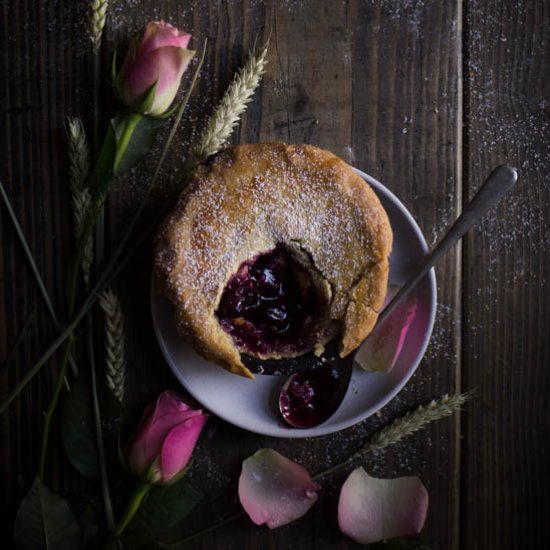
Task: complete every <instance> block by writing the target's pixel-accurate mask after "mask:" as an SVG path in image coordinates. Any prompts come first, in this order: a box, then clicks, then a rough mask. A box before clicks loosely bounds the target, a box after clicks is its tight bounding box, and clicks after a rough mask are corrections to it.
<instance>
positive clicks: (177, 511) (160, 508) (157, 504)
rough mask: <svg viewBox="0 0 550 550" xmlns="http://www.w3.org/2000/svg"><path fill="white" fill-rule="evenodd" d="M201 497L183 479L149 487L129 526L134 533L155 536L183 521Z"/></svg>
mask: <svg viewBox="0 0 550 550" xmlns="http://www.w3.org/2000/svg"><path fill="white" fill-rule="evenodd" d="M201 498H202V495H201V494H200V493H198V492H197V491H196V490H195V489H193V487H191V486H190V485H189V484H188V483H187V481H186V480H185V479H180V480H179V481H177V482H176V483H173V484H171V485H154V486H153V487H151V489H150V490H149V492H148V493H147V495H146V496H145V498H144V499H143V502H142V503H141V506H140V508H139V510H138V511H137V513H136V515H135V516H134V518H133V520H132V522H131V523H130V525H129V530H131V531H132V532H134V533H144V534H148V535H155V534H158V533H161V532H162V531H164V530H166V529H169V528H170V527H173V526H174V525H176V524H177V523H179V522H180V521H182V520H183V518H184V517H185V516H186V515H187V514H188V513H189V512H190V511H191V509H192V508H193V507H194V506H195V505H196V504H197V503H198V502H199V501H200V500H201Z"/></svg>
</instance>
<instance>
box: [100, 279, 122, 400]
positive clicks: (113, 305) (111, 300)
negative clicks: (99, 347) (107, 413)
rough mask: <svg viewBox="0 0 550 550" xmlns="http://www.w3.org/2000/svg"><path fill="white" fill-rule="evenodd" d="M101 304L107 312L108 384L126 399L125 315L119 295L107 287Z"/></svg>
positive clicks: (115, 392) (118, 396) (117, 395)
mask: <svg viewBox="0 0 550 550" xmlns="http://www.w3.org/2000/svg"><path fill="white" fill-rule="evenodd" d="M99 304H100V305H101V308H102V309H103V312H104V313H105V351H106V363H107V373H106V376H107V385H108V386H109V389H110V390H111V391H112V392H113V394H114V395H115V397H116V398H117V399H118V400H119V401H122V400H123V399H124V378H125V374H124V371H125V360H124V317H123V315H122V307H121V305H120V301H119V299H118V297H117V295H116V294H115V293H114V292H113V291H112V290H111V289H106V290H105V291H103V292H102V293H101V294H100V295H99Z"/></svg>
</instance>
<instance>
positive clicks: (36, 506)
mask: <svg viewBox="0 0 550 550" xmlns="http://www.w3.org/2000/svg"><path fill="white" fill-rule="evenodd" d="M14 537H15V543H16V545H17V548H19V549H20V550H27V549H28V550H65V549H66V550H75V548H78V547H79V543H80V533H79V529H78V522H77V519H76V517H75V515H74V513H73V511H72V509H71V507H70V505H69V503H68V502H67V501H66V500H65V499H63V498H62V497H60V496H59V495H56V494H55V493H53V492H52V491H50V490H49V489H48V488H47V487H46V486H45V485H42V483H41V482H40V480H39V479H38V477H37V478H36V479H35V480H34V483H33V485H32V487H31V489H30V491H29V492H28V493H27V494H26V495H25V498H24V499H23V501H22V502H21V505H20V506H19V510H18V512H17V517H16V519H15V534H14Z"/></svg>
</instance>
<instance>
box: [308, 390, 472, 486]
mask: <svg viewBox="0 0 550 550" xmlns="http://www.w3.org/2000/svg"><path fill="white" fill-rule="evenodd" d="M471 395H472V394H471V393H461V394H456V395H449V394H445V395H443V396H442V397H440V398H439V399H434V400H433V401H432V402H431V403H429V404H428V405H425V406H424V405H420V407H418V408H416V409H415V410H414V411H412V412H409V413H407V414H406V415H405V416H402V417H400V418H396V419H395V420H394V421H393V422H392V423H391V424H390V425H389V426H386V427H385V428H382V429H381V430H380V431H379V432H377V433H376V434H374V436H373V437H371V439H370V440H369V441H367V443H365V445H363V447H361V448H360V449H359V450H358V451H357V452H355V453H353V454H352V455H351V456H350V457H349V458H347V459H346V460H345V461H344V462H341V463H340V464H336V466H333V467H332V468H329V469H328V470H324V471H323V472H320V473H318V474H316V475H315V476H313V479H319V478H322V477H324V476H326V475H328V474H332V473H333V472H336V471H337V470H341V469H342V468H344V467H345V466H348V465H349V464H350V463H352V462H354V461H355V460H356V459H357V458H360V457H361V456H363V455H365V454H367V453H369V452H371V451H377V450H379V449H383V448H384V447H388V446H389V445H393V444H395V443H398V442H399V441H401V440H402V439H403V438H404V437H407V436H408V435H411V434H413V433H415V432H417V431H418V430H420V429H422V428H423V427H424V426H426V424H429V423H430V422H433V421H435V420H439V419H440V418H444V417H445V416H450V415H451V414H453V413H455V412H457V411H459V410H460V409H461V407H462V405H464V403H466V401H467V400H468V399H469V398H470V397H471Z"/></svg>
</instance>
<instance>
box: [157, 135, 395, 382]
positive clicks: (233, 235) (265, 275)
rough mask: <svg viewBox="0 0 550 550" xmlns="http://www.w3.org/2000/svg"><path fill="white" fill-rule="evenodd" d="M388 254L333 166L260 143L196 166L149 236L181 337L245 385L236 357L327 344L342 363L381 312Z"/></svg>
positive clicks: (354, 188)
mask: <svg viewBox="0 0 550 550" xmlns="http://www.w3.org/2000/svg"><path fill="white" fill-rule="evenodd" d="M391 246H392V232H391V227H390V224H389V221H388V217H387V215H386V212H385V211H384V209H383V207H382V205H381V204H380V201H379V200H378V197H377V196H376V195H375V193H374V192H373V191H372V189H371V188H370V187H369V185H368V184H367V183H366V182H365V181H364V180H363V178H361V177H360V176H359V175H358V174H356V173H355V172H354V171H353V169H352V168H351V167H350V166H349V165H348V164H346V163H345V162H344V161H343V160H341V159H340V158H338V157H336V156H335V155H334V154H332V153H330V152H329V151H325V150H322V149H319V148H317V147H313V146H310V145H287V144H286V143H282V142H273V143H260V144H255V145H240V146H236V147H229V148H227V149H225V150H223V151H221V152H220V153H218V154H216V155H214V156H213V157H211V158H209V159H208V160H207V161H206V162H205V163H204V164H202V165H200V166H198V167H197V169H196V170H195V172H194V173H193V175H192V177H191V181H190V184H189V185H188V187H187V188H186V189H185V190H184V191H183V193H182V194H181V195H180V197H179V200H178V202H177V204H176V206H175V208H174V209H173V211H172V212H171V213H170V215H169V216H168V218H167V219H166V220H165V222H164V223H163V225H162V226H161V228H160V230H159V233H158V236H157V241H156V252H155V268H156V276H157V280H158V283H159V285H158V286H159V289H160V292H161V293H162V294H163V295H164V296H165V297H166V298H168V300H169V301H170V302H171V304H172V306H173V309H174V317H175V322H176V325H177V328H178V330H179V331H180V333H181V334H182V335H184V336H185V337H186V338H187V339H188V340H189V341H190V342H191V343H192V344H193V346H194V347H195V349H196V350H197V351H198V352H199V353H200V354H201V355H203V356H204V357H206V358H207V359H209V360H211V361H213V362H215V363H217V364H219V365H221V366H222V367H224V368H225V369H227V370H229V371H230V372H232V373H235V374H239V375H241V376H245V377H248V378H253V375H252V373H251V372H250V371H249V370H248V369H247V368H246V367H245V366H244V364H243V362H242V361H241V353H247V354H249V355H254V356H256V357H259V358H261V359H266V358H282V357H289V356H296V355H301V354H302V353H306V352H308V351H311V350H312V349H313V350H316V352H317V353H321V352H322V349H323V345H324V344H325V343H326V342H328V341H329V340H331V339H332V338H334V337H337V338H338V339H339V344H340V354H341V355H342V356H345V355H347V354H348V353H350V352H351V351H353V350H354V349H355V348H357V347H358V346H359V344H360V343H361V342H362V341H363V340H364V339H365V338H366V337H367V335H368V334H369V333H370V332H371V330H372V329H373V327H374V325H375V323H376V319H377V317H378V311H379V309H380V308H381V306H382V302H383V300H384V297H385V294H386V288H387V280H388V256H389V254H390V252H391ZM262 285H263V286H262ZM265 285H268V286H267V287H266V288H267V289H268V291H267V294H266V292H264V290H262V289H263V288H264V287H265ZM273 289H275V290H273ZM285 289H286V290H285ZM264 295H265V296H264ZM270 300H275V301H270ZM295 302H296V303H295ZM243 304H244V305H243ZM273 304H275V305H273ZM241 311H244V313H242V314H241ZM235 312H236V313H235ZM266 312H267V313H266ZM266 315H267V316H268V317H265V316H266ZM262 316H263V317H262ZM268 318H269V319H271V320H272V323H271V322H268V321H266V319H268ZM269 319H268V320H269ZM266 323H267V324H266ZM246 331H249V332H248V333H247V332H246ZM247 334H249V335H251V338H248V339H247V337H246V335H247ZM263 335H265V338H263ZM252 337H253V338H252Z"/></svg>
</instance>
